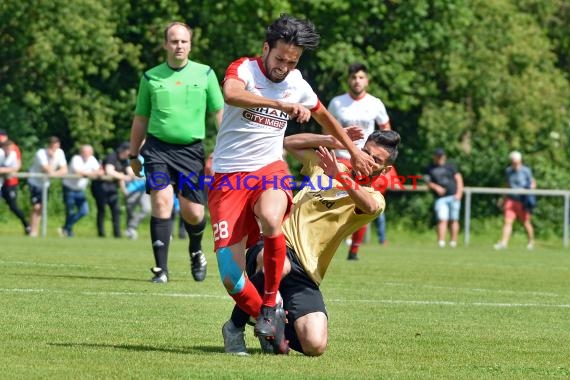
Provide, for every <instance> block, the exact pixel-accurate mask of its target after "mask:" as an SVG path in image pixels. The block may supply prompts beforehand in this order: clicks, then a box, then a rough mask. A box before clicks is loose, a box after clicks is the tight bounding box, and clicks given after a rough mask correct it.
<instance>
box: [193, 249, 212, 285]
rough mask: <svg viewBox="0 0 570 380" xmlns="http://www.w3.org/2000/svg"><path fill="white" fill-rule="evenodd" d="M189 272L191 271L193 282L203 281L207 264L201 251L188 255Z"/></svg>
mask: <svg viewBox="0 0 570 380" xmlns="http://www.w3.org/2000/svg"><path fill="white" fill-rule="evenodd" d="M190 270H191V271H192V277H194V281H204V279H205V278H206V272H207V270H208V262H207V261H206V256H205V255H204V254H203V253H202V251H196V252H192V253H191V254H190Z"/></svg>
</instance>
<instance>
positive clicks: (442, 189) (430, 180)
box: [424, 148, 463, 248]
mask: <svg viewBox="0 0 570 380" xmlns="http://www.w3.org/2000/svg"><path fill="white" fill-rule="evenodd" d="M446 160H447V157H446V155H445V151H444V150H443V149H442V148H438V149H436V150H435V152H434V155H433V163H432V164H430V165H429V166H428V167H427V168H426V170H425V174H424V178H425V181H426V182H427V186H428V188H429V189H430V190H431V191H433V193H434V194H435V197H436V200H435V204H434V210H435V214H436V218H437V244H438V245H439V247H440V248H444V247H445V245H446V241H445V235H446V233H447V226H448V222H449V221H451V238H450V241H449V246H450V247H452V248H455V247H456V246H457V235H458V234H459V211H460V210H461V197H462V196H463V177H462V176H461V173H459V171H457V168H456V167H455V166H454V165H452V164H449V163H447V162H446Z"/></svg>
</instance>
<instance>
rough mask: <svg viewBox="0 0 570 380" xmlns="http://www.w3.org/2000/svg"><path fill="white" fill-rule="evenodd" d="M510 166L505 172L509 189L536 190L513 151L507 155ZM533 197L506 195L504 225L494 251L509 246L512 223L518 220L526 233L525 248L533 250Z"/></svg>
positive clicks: (531, 177)
mask: <svg viewBox="0 0 570 380" xmlns="http://www.w3.org/2000/svg"><path fill="white" fill-rule="evenodd" d="M509 158H510V160H511V165H510V166H509V167H508V168H507V169H506V170H505V176H506V181H507V186H508V187H510V188H511V189H536V181H535V180H534V178H533V176H532V170H531V169H530V168H529V167H528V166H525V165H523V164H522V154H521V153H520V152H517V151H513V152H511V153H510V154H509ZM534 199H535V198H534V196H524V195H516V194H508V195H507V196H506V197H505V200H504V202H503V212H504V217H505V221H504V225H503V235H502V237H501V240H500V241H499V242H498V243H497V244H495V245H494V248H495V249H505V248H507V246H508V244H509V239H510V238H511V233H512V232H513V223H514V221H515V220H516V219H519V220H520V221H521V222H522V224H523V226H524V229H525V231H526V235H527V238H528V243H527V246H526V248H527V249H529V250H531V249H533V248H534V229H533V227H532V222H531V213H532V209H533V208H534V202H533V201H532V200H534Z"/></svg>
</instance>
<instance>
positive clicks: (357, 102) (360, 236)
mask: <svg viewBox="0 0 570 380" xmlns="http://www.w3.org/2000/svg"><path fill="white" fill-rule="evenodd" d="M367 88H368V69H367V68H366V65H364V64H363V63H360V62H355V63H353V64H351V65H350V66H348V92H347V93H345V94H342V95H338V96H335V97H334V98H333V99H332V100H331V102H330V103H329V107H328V109H329V111H330V113H331V114H332V115H333V116H334V117H335V118H336V119H337V120H338V121H339V123H340V124H341V125H342V126H343V127H344V128H347V127H359V128H361V129H362V134H363V137H362V138H361V139H360V140H357V141H355V142H354V143H355V144H356V146H358V147H359V148H361V149H362V147H363V146H364V143H365V142H366V139H367V138H368V136H370V134H372V132H374V130H375V129H376V128H378V129H380V130H388V129H392V127H391V125H390V118H389V117H388V113H387V112H386V107H385V106H384V103H382V101H381V100H380V99H378V98H377V97H375V96H373V95H371V94H369V93H368V92H367V91H366V90H367ZM335 152H336V156H337V157H338V160H339V161H340V162H342V163H344V164H346V165H347V166H348V167H350V162H349V161H348V160H349V158H350V155H349V153H348V152H347V151H346V150H342V149H337V150H336V151H335ZM382 216H384V214H383V215H382ZM367 228H368V226H362V228H361V229H359V230H358V231H356V232H355V233H354V234H352V239H351V244H350V249H349V251H348V259H349V260H358V249H359V248H360V245H361V244H362V241H363V240H364V236H365V235H366V230H367Z"/></svg>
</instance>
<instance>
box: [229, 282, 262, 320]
mask: <svg viewBox="0 0 570 380" xmlns="http://www.w3.org/2000/svg"><path fill="white" fill-rule="evenodd" d="M230 296H231V297H232V298H233V299H234V301H236V304H237V305H238V306H239V307H240V308H241V309H242V310H243V311H245V312H246V313H247V314H249V315H251V316H252V317H254V318H257V316H258V315H259V310H260V309H261V296H260V295H259V293H258V292H257V289H255V286H253V283H252V282H251V281H250V280H249V278H247V277H245V285H244V287H243V289H242V291H241V292H239V293H236V294H230Z"/></svg>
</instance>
